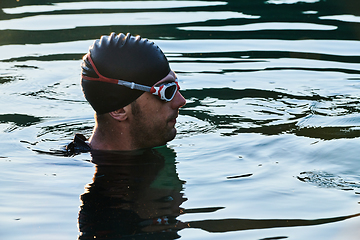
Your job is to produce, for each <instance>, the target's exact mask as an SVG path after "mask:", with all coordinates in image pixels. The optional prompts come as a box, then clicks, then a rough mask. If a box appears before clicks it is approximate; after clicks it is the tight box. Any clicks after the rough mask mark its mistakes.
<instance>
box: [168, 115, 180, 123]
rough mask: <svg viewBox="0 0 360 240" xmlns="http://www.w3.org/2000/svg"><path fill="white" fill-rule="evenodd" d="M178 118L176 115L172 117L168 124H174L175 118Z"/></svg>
mask: <svg viewBox="0 0 360 240" xmlns="http://www.w3.org/2000/svg"><path fill="white" fill-rule="evenodd" d="M177 117H178V115H177V114H176V115H175V116H172V117H171V118H170V120H169V123H173V124H175V123H176V118H177Z"/></svg>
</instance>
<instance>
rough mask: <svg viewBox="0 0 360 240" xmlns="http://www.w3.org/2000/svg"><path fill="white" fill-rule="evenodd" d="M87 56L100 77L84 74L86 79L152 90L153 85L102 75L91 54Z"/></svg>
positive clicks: (146, 90)
mask: <svg viewBox="0 0 360 240" xmlns="http://www.w3.org/2000/svg"><path fill="white" fill-rule="evenodd" d="M87 58H88V60H89V62H90V64H91V66H92V67H93V69H94V71H95V73H96V74H97V75H98V76H99V77H98V78H94V77H88V76H85V75H82V78H83V79H85V80H91V81H100V82H107V83H114V84H118V85H121V86H125V87H128V88H131V89H136V90H141V91H145V92H150V90H151V87H149V86H145V85H140V84H136V83H134V82H128V81H123V80H118V79H114V78H108V77H105V76H103V75H101V73H100V72H99V71H98V70H97V68H96V66H95V64H94V62H93V60H92V59H91V56H90V54H89V53H88V54H87Z"/></svg>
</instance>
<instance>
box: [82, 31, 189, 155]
mask: <svg viewBox="0 0 360 240" xmlns="http://www.w3.org/2000/svg"><path fill="white" fill-rule="evenodd" d="M81 84H82V88H83V92H84V95H85V97H86V99H87V100H88V102H89V103H90V105H91V106H92V107H93V108H94V110H95V111H96V115H97V118H98V126H96V127H95V129H94V133H93V137H92V138H91V139H96V133H97V134H98V135H101V139H106V138H107V139H108V140H114V142H115V143H116V141H117V140H118V141H120V140H121V139H123V140H124V141H125V140H126V141H127V143H129V145H131V147H128V148H124V149H136V148H145V147H153V146H159V145H163V144H165V143H166V142H167V141H170V140H172V139H173V138H174V137H175V135H176V129H175V127H174V125H175V123H176V118H177V116H178V111H179V108H180V107H181V106H183V105H184V104H185V102H186V101H185V99H184V98H183V96H182V95H181V94H180V93H179V91H178V90H179V85H178V83H177V77H176V74H175V73H174V72H173V71H171V70H170V67H169V64H168V61H167V59H166V57H165V55H164V54H163V52H162V51H161V50H160V48H159V47H157V46H156V45H155V44H154V43H153V42H150V41H148V40H146V39H142V38H140V36H137V37H133V36H131V35H130V34H127V35H126V36H125V35H124V34H119V35H117V36H116V35H115V34H111V35H110V36H103V37H101V39H99V40H96V41H95V42H94V44H93V45H92V46H91V47H90V50H89V53H88V54H86V55H85V56H84V58H83V64H82V81H81ZM100 119H101V121H100ZM101 123H102V124H101ZM100 125H102V126H100ZM97 130H98V131H97ZM111 134H112V135H111ZM110 135H111V136H110ZM120 138H121V139H120ZM91 139H90V140H91ZM99 139H100V138H97V142H99ZM104 141H105V140H104ZM94 142H95V141H94ZM90 143H91V141H90ZM105 143H107V144H108V145H109V144H110V145H111V142H109V141H107V142H106V141H105ZM99 149H114V150H115V149H117V150H120V149H121V148H116V147H100V148H99Z"/></svg>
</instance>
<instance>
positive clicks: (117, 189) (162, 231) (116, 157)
mask: <svg viewBox="0 0 360 240" xmlns="http://www.w3.org/2000/svg"><path fill="white" fill-rule="evenodd" d="M175 157H176V155H175V152H174V151H173V150H171V149H168V148H166V147H161V148H157V149H153V150H141V151H136V152H106V151H104V152H103V151H94V152H92V162H93V163H94V164H96V170H95V175H94V177H93V182H92V183H91V184H89V185H88V186H87V187H86V191H85V193H84V194H82V195H81V201H82V205H81V210H80V213H79V230H80V233H81V235H80V237H79V239H94V238H97V239H98V238H99V239H124V238H125V239H177V238H180V236H179V235H178V233H177V232H178V231H179V230H181V229H184V228H195V229H196V228H198V229H202V230H205V231H207V232H213V233H215V232H231V231H243V230H250V229H264V228H279V227H298V226H312V225H321V224H327V223H333V222H338V221H343V220H346V219H349V218H353V217H358V216H360V214H354V215H350V216H341V217H335V218H326V219H314V220H303V219H217V220H214V219H211V220H201V221H190V222H181V221H179V220H178V219H177V217H178V216H179V215H180V214H194V213H195V214H199V213H209V212H215V211H218V210H221V209H223V207H211V208H201V209H184V208H181V207H180V205H181V204H182V203H183V202H185V201H186V200H187V199H186V198H184V195H183V184H184V183H185V182H184V181H181V180H180V179H179V177H178V174H177V172H176V166H175ZM242 177H249V175H247V176H242ZM231 178H234V177H231Z"/></svg>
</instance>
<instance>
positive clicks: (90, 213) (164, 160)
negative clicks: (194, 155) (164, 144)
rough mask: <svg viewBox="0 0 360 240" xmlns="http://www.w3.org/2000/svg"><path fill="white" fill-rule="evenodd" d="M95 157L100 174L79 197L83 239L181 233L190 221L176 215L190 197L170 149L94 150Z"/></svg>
mask: <svg viewBox="0 0 360 240" xmlns="http://www.w3.org/2000/svg"><path fill="white" fill-rule="evenodd" d="M92 161H93V162H94V163H95V164H96V172H95V176H94V178H93V183H92V184H90V185H89V186H88V187H87V188H86V192H85V193H84V194H83V195H82V196H81V201H82V206H81V210H80V213H79V228H80V232H81V233H82V234H81V236H80V238H79V239H94V238H100V239H114V238H119V239H120V238H122V237H131V236H132V237H133V238H135V239H144V238H147V239H176V238H178V237H179V236H178V235H177V233H176V232H177V231H178V230H180V229H182V228H184V227H185V226H186V225H185V224H184V223H181V222H180V221H178V220H177V219H176V217H177V216H179V215H180V213H181V212H182V211H183V210H182V209H181V208H180V205H181V204H182V203H183V202H184V201H186V199H185V198H184V197H183V193H181V191H182V184H183V183H184V182H182V181H181V180H180V179H179V178H178V175H177V173H176V169H175V153H174V152H173V151H172V150H170V149H167V148H160V149H158V150H147V151H144V152H142V151H141V152H134V153H133V152H129V153H121V152H120V153H119V152H118V153H116V152H114V153H112V152H93V153H92ZM155 234H156V235H155Z"/></svg>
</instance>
